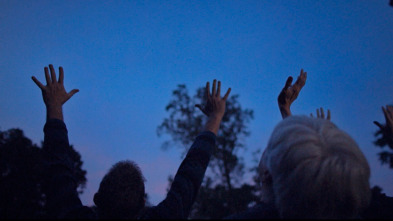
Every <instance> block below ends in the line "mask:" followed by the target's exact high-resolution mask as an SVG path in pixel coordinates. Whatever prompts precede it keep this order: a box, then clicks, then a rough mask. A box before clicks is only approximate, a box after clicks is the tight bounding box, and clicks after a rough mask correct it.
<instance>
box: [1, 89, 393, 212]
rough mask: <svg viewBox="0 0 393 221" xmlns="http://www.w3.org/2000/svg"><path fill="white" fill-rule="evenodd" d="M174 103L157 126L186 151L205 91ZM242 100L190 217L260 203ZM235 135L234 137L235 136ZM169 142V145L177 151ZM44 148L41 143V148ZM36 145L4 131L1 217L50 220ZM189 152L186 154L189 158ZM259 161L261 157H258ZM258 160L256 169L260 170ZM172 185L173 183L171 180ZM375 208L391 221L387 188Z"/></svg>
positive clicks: (230, 111) (231, 102)
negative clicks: (248, 176)
mask: <svg viewBox="0 0 393 221" xmlns="http://www.w3.org/2000/svg"><path fill="white" fill-rule="evenodd" d="M173 95H174V99H173V100H172V101H170V103H169V104H168V106H167V108H166V109H167V111H168V112H169V113H170V115H169V118H166V119H164V121H163V123H162V124H161V125H160V126H159V127H158V130H157V132H158V133H159V134H162V133H169V134H170V135H171V136H172V144H173V142H174V143H178V144H180V145H179V146H180V147H181V148H184V147H187V146H189V142H191V141H192V137H194V136H196V134H197V133H198V131H200V130H201V128H202V125H203V115H202V113H200V112H196V111H193V109H194V108H195V107H194V105H195V104H198V103H203V102H204V101H203V99H204V96H203V88H200V89H198V90H197V93H196V95H195V96H193V97H191V96H189V95H188V92H187V89H186V86H185V85H179V86H178V88H177V89H176V90H174V91H173ZM238 97H239V96H238V95H232V96H231V97H229V99H228V101H227V111H226V114H225V115H224V117H223V120H222V124H221V128H220V130H221V136H218V137H217V144H216V147H217V150H216V153H215V154H214V155H213V158H212V159H211V163H210V165H209V168H210V173H208V174H206V177H205V179H204V182H203V184H202V186H201V188H200V190H199V193H198V197H197V199H196V202H195V203H194V205H193V209H192V212H191V214H190V218H191V219H195V218H198V219H220V218H223V217H226V216H228V215H230V214H234V213H237V212H241V211H244V210H245V209H247V208H249V207H251V206H252V205H255V204H256V203H258V202H259V201H260V199H261V196H260V191H259V189H260V186H259V183H260V182H259V181H258V174H257V169H256V166H255V167H254V168H251V169H247V168H246V167H245V165H244V162H243V159H242V157H241V155H240V154H239V150H240V149H245V148H246V147H245V144H244V138H245V137H247V136H248V135H249V134H250V131H249V130H248V128H247V124H248V123H249V122H250V121H251V120H252V119H253V111H252V110H250V109H244V108H242V107H241V105H240V104H239V101H238ZM233 131H234V132H236V133H232V132H233ZM375 137H376V140H375V142H374V143H375V144H376V146H377V147H379V148H385V146H388V148H389V151H390V152H389V151H386V150H384V151H382V152H381V153H380V154H379V156H380V161H381V163H382V164H389V166H390V168H393V167H392V159H393V158H392V153H391V151H392V147H391V146H390V145H388V144H389V143H391V142H392V141H391V140H390V139H389V136H387V135H386V133H385V132H384V131H383V127H381V129H380V130H378V131H377V132H376V133H375ZM170 144H171V142H166V143H165V145H164V146H172V145H170ZM41 146H42V144H41ZM41 146H38V145H36V144H33V143H32V141H31V140H30V139H29V138H27V137H25V136H24V133H23V131H22V130H20V129H9V130H7V131H0V172H1V178H0V218H1V219H38V218H40V219H41V218H52V217H49V215H48V212H47V209H46V198H45V194H44V192H45V190H44V189H43V188H44V185H43V183H44V181H45V176H44V173H45V171H44V170H43V163H44V160H45V157H44V156H43V153H44V152H43V151H42V147H41ZM70 147H71V148H70V149H72V155H73V157H72V158H73V163H74V165H75V168H76V170H75V171H74V173H73V175H74V179H75V180H77V183H78V192H79V193H82V192H83V189H84V188H85V183H86V171H85V170H83V169H82V165H83V161H82V160H81V156H80V154H79V153H78V152H77V151H75V149H74V148H73V146H72V145H71V146H70ZM186 151H187V149H184V150H183V153H186ZM255 156H260V152H259V153H257V154H255ZM257 160H258V159H256V161H255V164H256V165H257ZM247 171H251V172H252V173H254V174H253V177H254V181H255V182H254V183H255V184H250V183H247V182H244V181H243V175H244V174H245V173H246V172H247ZM169 181H171V178H169ZM371 191H372V199H371V203H370V207H369V208H368V209H367V210H366V211H365V212H364V213H363V214H362V217H363V218H367V219H372V218H378V219H392V218H393V210H392V208H393V197H389V196H386V194H384V193H382V189H381V188H380V187H378V186H374V187H373V188H372V189H371Z"/></svg>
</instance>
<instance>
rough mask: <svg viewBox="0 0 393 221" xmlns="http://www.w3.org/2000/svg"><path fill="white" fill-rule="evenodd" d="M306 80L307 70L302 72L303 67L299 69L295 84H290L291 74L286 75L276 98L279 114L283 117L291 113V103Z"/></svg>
mask: <svg viewBox="0 0 393 221" xmlns="http://www.w3.org/2000/svg"><path fill="white" fill-rule="evenodd" d="M306 80H307V72H303V69H301V71H300V75H299V77H298V78H297V80H296V82H295V84H293V85H292V81H293V78H292V76H289V77H288V79H287V81H286V83H285V86H284V88H283V89H282V90H281V92H280V94H279V95H278V98H277V101H278V107H279V109H280V112H281V116H282V118H283V119H284V118H286V117H288V116H291V115H292V113H291V104H292V103H293V102H294V101H295V100H296V98H297V96H298V95H299V92H300V90H301V89H302V88H303V86H304V85H305V84H306Z"/></svg>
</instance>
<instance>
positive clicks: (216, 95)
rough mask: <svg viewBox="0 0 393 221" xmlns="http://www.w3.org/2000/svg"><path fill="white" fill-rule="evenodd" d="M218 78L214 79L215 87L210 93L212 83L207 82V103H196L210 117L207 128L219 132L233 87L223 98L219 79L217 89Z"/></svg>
mask: <svg viewBox="0 0 393 221" xmlns="http://www.w3.org/2000/svg"><path fill="white" fill-rule="evenodd" d="M216 82H217V81H216V80H213V88H212V92H211V93H210V83H209V82H207V83H206V105H204V106H202V105H201V104H196V105H195V107H198V108H199V109H200V110H201V111H202V112H203V113H204V114H205V115H206V116H208V117H209V119H208V121H207V123H206V126H205V129H206V130H210V131H212V132H213V133H215V134H217V132H218V128H219V126H220V123H221V119H222V117H223V116H224V114H225V105H226V100H227V98H228V96H229V93H230V92H231V88H229V89H228V90H227V92H226V93H225V95H224V97H222V98H221V82H220V81H218V84H217V89H216Z"/></svg>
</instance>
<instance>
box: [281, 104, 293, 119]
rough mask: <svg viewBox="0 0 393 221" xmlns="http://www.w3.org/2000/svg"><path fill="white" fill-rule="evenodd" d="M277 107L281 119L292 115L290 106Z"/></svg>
mask: <svg viewBox="0 0 393 221" xmlns="http://www.w3.org/2000/svg"><path fill="white" fill-rule="evenodd" d="M279 109H280V113H281V116H282V119H285V118H287V117H289V116H291V115H292V113H291V109H290V107H280V106H279Z"/></svg>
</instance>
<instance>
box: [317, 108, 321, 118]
mask: <svg viewBox="0 0 393 221" xmlns="http://www.w3.org/2000/svg"><path fill="white" fill-rule="evenodd" d="M320 117H321V116H320V115H319V109H318V108H317V118H320Z"/></svg>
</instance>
